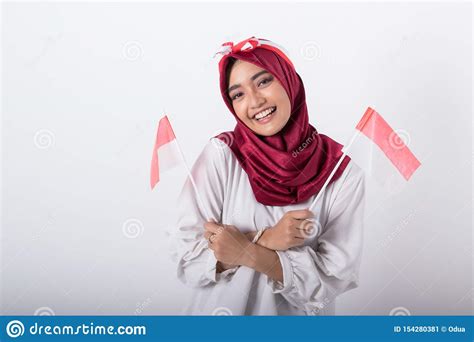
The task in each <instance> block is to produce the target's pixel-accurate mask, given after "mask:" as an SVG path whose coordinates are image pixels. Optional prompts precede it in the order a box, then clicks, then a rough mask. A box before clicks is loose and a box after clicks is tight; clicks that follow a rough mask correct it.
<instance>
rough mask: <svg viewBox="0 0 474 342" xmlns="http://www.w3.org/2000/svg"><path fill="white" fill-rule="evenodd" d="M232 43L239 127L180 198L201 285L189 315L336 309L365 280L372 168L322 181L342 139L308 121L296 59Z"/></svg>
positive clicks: (226, 61)
mask: <svg viewBox="0 0 474 342" xmlns="http://www.w3.org/2000/svg"><path fill="white" fill-rule="evenodd" d="M223 46H224V50H223V51H221V52H220V53H221V54H222V55H223V57H222V59H221V60H220V62H219V72H220V90H221V94H222V96H223V99H224V102H225V103H226V105H227V107H228V108H229V110H230V112H231V113H232V114H233V115H234V117H235V118H236V121H237V125H236V127H235V129H234V131H232V132H226V133H223V134H221V135H219V136H218V137H214V138H212V139H211V140H210V141H209V143H208V144H207V145H206V146H205V148H204V150H203V151H202V153H201V155H200V156H199V158H198V159H197V161H196V163H195V165H194V166H193V169H192V174H193V177H194V180H195V183H196V187H197V193H198V195H197V194H196V191H195V189H194V188H193V186H192V184H191V182H190V181H189V180H188V181H187V182H186V184H185V186H184V188H183V190H182V192H181V195H180V197H179V211H180V214H179V219H178V224H177V230H176V231H175V232H174V233H175V234H174V235H175V241H176V242H177V248H176V251H175V258H176V260H177V262H178V267H177V276H178V278H179V279H180V280H181V281H182V282H184V283H185V284H187V285H189V286H192V287H194V288H196V293H195V296H193V300H192V302H191V303H190V304H189V306H188V307H187V308H186V310H185V314H190V315H211V314H215V315H221V314H222V315H225V314H232V315H333V314H335V298H336V297H337V296H338V295H340V294H341V293H343V292H346V291H348V290H350V289H353V288H355V287H357V285H358V270H359V265H360V259H361V251H362V238H363V231H362V221H363V210H364V175H363V173H362V171H361V169H359V168H358V167H357V166H356V165H355V164H354V163H353V162H352V161H351V160H350V158H349V157H345V159H344V160H343V162H342V164H341V165H340V166H339V168H338V171H337V172H336V173H335V174H334V177H333V178H332V180H331V182H330V183H329V185H328V186H327V187H326V188H325V189H322V186H323V183H324V182H325V181H326V179H327V178H328V176H329V174H330V173H331V171H332V170H333V168H334V166H335V165H336V163H337V162H338V160H339V158H340V157H341V156H342V152H341V148H342V145H340V144H338V143H337V142H336V141H334V140H332V139H331V138H329V137H327V136H325V135H322V134H319V133H318V132H317V131H316V129H315V128H314V127H313V126H311V125H310V124H309V122H308V112H307V106H306V101H305V90H304V86H303V82H302V80H301V78H300V76H299V75H298V74H297V73H296V71H295V68H294V66H293V64H292V62H291V61H290V60H289V58H288V57H287V55H286V54H285V53H284V52H283V51H282V49H281V48H278V47H277V46H276V45H275V44H274V43H272V42H270V41H268V40H264V39H257V38H254V37H252V38H249V39H247V40H244V41H242V42H240V43H238V44H236V45H233V44H232V43H225V44H223ZM320 190H322V191H323V194H322V197H321V198H320V199H319V200H318V202H317V203H316V204H315V206H314V208H313V210H312V211H310V210H308V208H309V207H310V206H311V204H312V203H313V201H314V199H315V198H316V195H317V194H318V193H319V191H320ZM208 215H209V217H208Z"/></svg>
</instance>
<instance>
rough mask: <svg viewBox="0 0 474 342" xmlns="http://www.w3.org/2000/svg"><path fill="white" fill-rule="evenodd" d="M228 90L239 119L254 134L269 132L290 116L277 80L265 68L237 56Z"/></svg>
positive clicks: (284, 94) (269, 134)
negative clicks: (238, 58)
mask: <svg viewBox="0 0 474 342" xmlns="http://www.w3.org/2000/svg"><path fill="white" fill-rule="evenodd" d="M227 91H228V94H229V98H230V101H231V103H232V106H233V107H234V111H235V113H236V114H237V116H238V117H239V119H240V120H242V122H243V123H244V124H245V125H246V126H247V127H248V128H250V129H251V130H252V131H254V132H255V133H256V134H259V135H263V136H271V135H274V134H276V133H278V132H280V131H281V130H282V128H283V127H285V125H286V123H287V122H288V120H289V119H290V114H291V104H290V99H289V98H288V95H287V93H286V91H285V89H284V88H283V87H282V85H281V83H280V82H279V81H278V80H277V79H276V78H275V76H273V75H272V74H270V73H269V72H268V71H266V70H265V69H262V68H259V67H258V66H256V65H255V64H252V63H248V62H246V61H242V60H237V61H236V62H235V64H234V65H233V66H232V69H231V71H230V76H229V88H228V90H227Z"/></svg>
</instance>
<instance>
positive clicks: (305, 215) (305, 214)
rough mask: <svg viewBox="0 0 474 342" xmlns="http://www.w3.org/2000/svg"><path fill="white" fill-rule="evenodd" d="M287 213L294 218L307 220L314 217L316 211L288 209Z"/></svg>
mask: <svg viewBox="0 0 474 342" xmlns="http://www.w3.org/2000/svg"><path fill="white" fill-rule="evenodd" d="M286 215H288V216H289V217H291V218H292V219H294V220H305V219H309V218H313V217H314V213H313V212H312V211H311V210H308V209H302V210H291V211H287V212H286Z"/></svg>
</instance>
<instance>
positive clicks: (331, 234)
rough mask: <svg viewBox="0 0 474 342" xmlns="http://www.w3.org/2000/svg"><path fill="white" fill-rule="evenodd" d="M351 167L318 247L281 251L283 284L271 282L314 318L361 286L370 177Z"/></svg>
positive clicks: (331, 210)
mask: <svg viewBox="0 0 474 342" xmlns="http://www.w3.org/2000/svg"><path fill="white" fill-rule="evenodd" d="M351 164H352V165H351V168H352V170H348V171H349V172H350V173H348V176H347V177H345V178H344V180H343V183H342V185H341V187H340V190H339V191H338V193H337V194H336V197H335V200H334V202H333V204H332V206H331V207H330V208H329V214H328V221H327V224H326V226H325V227H324V229H323V231H322V234H321V235H320V236H319V238H318V240H317V241H318V244H317V247H316V248H314V249H313V248H312V247H310V246H299V247H293V248H290V249H288V250H286V251H277V254H278V256H279V258H280V263H281V265H282V270H283V283H281V282H279V281H274V280H272V279H271V278H268V285H270V286H271V288H272V291H273V293H280V294H281V295H282V296H283V297H284V298H285V299H286V300H287V301H288V302H289V303H290V304H292V305H294V306H297V307H302V308H304V310H305V311H306V313H307V314H308V315H315V314H318V312H319V311H320V310H322V309H323V308H324V307H325V306H326V305H327V304H328V303H330V302H332V301H333V300H334V299H335V298H336V297H337V296H338V295H340V294H342V293H344V292H346V291H348V290H351V289H353V288H356V287H357V286H358V273H359V266H360V261H361V254H362V242H363V219H364V207H365V179H364V174H363V172H362V170H361V169H360V168H359V167H357V166H356V165H355V164H353V163H351ZM348 166H349V165H348Z"/></svg>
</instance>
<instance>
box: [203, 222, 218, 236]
mask: <svg viewBox="0 0 474 342" xmlns="http://www.w3.org/2000/svg"><path fill="white" fill-rule="evenodd" d="M204 229H206V231H209V232H211V233H215V234H217V233H219V232H220V231H221V230H222V226H221V225H220V224H218V223H215V222H205V223H204Z"/></svg>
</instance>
